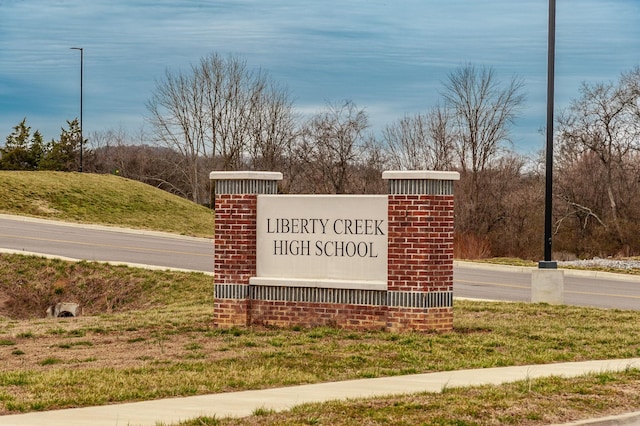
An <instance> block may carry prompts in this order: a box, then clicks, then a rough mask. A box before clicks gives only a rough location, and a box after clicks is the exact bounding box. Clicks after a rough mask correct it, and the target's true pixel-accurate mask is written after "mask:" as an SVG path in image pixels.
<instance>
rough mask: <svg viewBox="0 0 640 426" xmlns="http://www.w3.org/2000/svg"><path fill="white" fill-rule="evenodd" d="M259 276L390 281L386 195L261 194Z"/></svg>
mask: <svg viewBox="0 0 640 426" xmlns="http://www.w3.org/2000/svg"><path fill="white" fill-rule="evenodd" d="M257 207H258V212H257V215H258V216H257V220H258V221H257V241H256V244H257V265H256V268H257V271H256V272H257V276H258V277H261V278H290V279H297V280H305V279H306V280H312V281H314V280H339V281H374V282H386V280H387V225H388V221H387V197H386V196H377V195H260V196H258V206H257Z"/></svg>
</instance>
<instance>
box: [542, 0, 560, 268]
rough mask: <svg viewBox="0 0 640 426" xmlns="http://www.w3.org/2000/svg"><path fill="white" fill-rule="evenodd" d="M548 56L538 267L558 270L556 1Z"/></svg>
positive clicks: (551, 6) (551, 14) (551, 11)
mask: <svg viewBox="0 0 640 426" xmlns="http://www.w3.org/2000/svg"><path fill="white" fill-rule="evenodd" d="M547 55H548V56H547V152H546V177H545V179H546V185H545V201H544V206H545V209H544V261H542V262H539V264H538V267H539V268H545V269H556V268H557V267H558V264H557V263H556V262H553V261H552V260H551V248H552V238H553V237H552V221H553V208H552V207H553V104H554V99H553V98H554V80H555V58H556V0H549V37H548V49H547Z"/></svg>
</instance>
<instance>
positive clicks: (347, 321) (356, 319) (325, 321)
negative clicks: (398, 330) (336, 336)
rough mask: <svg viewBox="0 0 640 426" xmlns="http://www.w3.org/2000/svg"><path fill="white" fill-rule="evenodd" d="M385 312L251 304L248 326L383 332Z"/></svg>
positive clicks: (379, 308) (304, 304) (368, 308)
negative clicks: (328, 327) (328, 328)
mask: <svg viewBox="0 0 640 426" xmlns="http://www.w3.org/2000/svg"><path fill="white" fill-rule="evenodd" d="M386 323H387V309H386V307H382V306H363V305H348V304H333V303H309V302H284V301H267V300H253V301H251V312H250V324H256V325H271V326H277V327H291V326H294V325H297V326H303V327H317V326H331V327H339V328H345V329H354V330H383V329H384V328H385V327H386Z"/></svg>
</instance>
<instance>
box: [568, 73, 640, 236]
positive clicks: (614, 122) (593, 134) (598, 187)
mask: <svg viewBox="0 0 640 426" xmlns="http://www.w3.org/2000/svg"><path fill="white" fill-rule="evenodd" d="M639 87H640V71H639V70H638V69H635V70H634V71H632V72H630V73H626V74H623V75H622V77H621V78H620V80H619V81H618V82H617V83H612V82H610V83H597V84H587V83H583V85H582V88H581V90H580V93H581V97H580V98H579V99H577V100H574V101H573V102H572V103H571V105H570V107H569V108H568V109H567V110H565V111H563V113H562V114H561V115H560V116H559V118H558V133H559V146H560V150H559V157H560V159H559V161H560V165H561V170H560V177H561V178H562V177H564V182H563V184H562V185H563V186H561V189H563V190H564V193H563V197H564V199H565V200H566V202H567V203H568V204H569V205H573V206H581V208H579V209H577V210H575V211H576V214H584V213H585V212H587V211H590V212H591V214H590V216H594V215H599V216H601V217H604V216H603V214H604V206H602V205H600V204H599V202H598V199H599V196H598V194H602V195H603V196H604V197H605V199H606V202H607V204H608V206H607V210H608V214H607V216H608V217H607V220H606V221H605V220H604V219H603V220H602V221H601V222H602V223H608V224H609V225H611V226H612V227H613V229H614V230H615V234H616V237H617V239H618V242H619V243H622V244H625V243H627V241H625V238H624V235H625V230H624V227H623V226H622V222H623V220H624V219H626V218H625V216H626V213H625V210H628V209H627V208H625V206H629V204H630V200H629V199H628V196H629V195H630V193H629V188H630V187H631V186H633V184H634V182H635V181H637V174H636V173H637V167H635V166H636V164H637V163H636V161H637V153H638V152H639V151H640V114H639V108H640V107H639V101H640V90H639ZM592 160H597V163H593V161H592ZM581 163H582V164H588V163H590V164H591V165H590V166H589V170H588V171H587V170H585V172H587V173H588V174H587V175H586V176H583V177H582V179H585V178H586V179H588V181H589V185H588V186H589V188H588V189H589V192H591V191H594V190H595V191H596V193H595V194H592V196H589V197H585V196H586V195H587V194H586V193H584V191H581V192H580V193H576V192H575V190H573V188H574V187H575V185H576V183H575V182H573V181H572V180H573V179H572V177H573V178H577V177H578V176H575V175H574V176H572V175H573V170H574V169H576V167H577V166H578V165H579V164H581ZM596 176H598V178H597V179H594V177H596ZM637 195H640V194H635V197H637ZM636 199H637V198H636Z"/></svg>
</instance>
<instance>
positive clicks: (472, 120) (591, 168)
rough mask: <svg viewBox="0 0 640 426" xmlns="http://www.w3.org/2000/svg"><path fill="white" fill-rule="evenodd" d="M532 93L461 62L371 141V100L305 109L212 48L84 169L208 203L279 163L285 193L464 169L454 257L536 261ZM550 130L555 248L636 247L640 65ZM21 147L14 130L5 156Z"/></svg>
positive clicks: (96, 140) (539, 170)
mask: <svg viewBox="0 0 640 426" xmlns="http://www.w3.org/2000/svg"><path fill="white" fill-rule="evenodd" d="M525 102H526V99H525V95H524V84H523V82H522V80H521V79H519V78H518V77H516V76H514V77H512V78H510V79H508V80H506V81H502V80H500V79H499V78H498V77H497V76H496V74H495V71H494V70H493V69H492V68H490V67H483V66H476V65H473V64H465V65H463V66H460V67H458V68H456V69H454V70H453V71H451V72H450V73H449V75H448V77H447V79H446V81H445V82H444V83H443V85H442V88H441V98H440V100H439V102H438V103H436V104H435V105H433V106H432V107H431V108H429V109H427V110H426V111H425V112H423V113H418V114H414V115H407V116H405V117H402V118H400V119H398V120H397V121H395V122H393V123H390V124H388V125H386V126H385V127H384V128H383V129H382V131H381V132H380V134H379V135H377V136H374V135H373V134H372V132H371V130H370V128H371V123H370V121H369V116H368V114H367V111H366V109H364V108H361V107H358V106H357V105H356V104H355V103H354V102H352V101H349V100H346V101H342V102H336V103H327V104H326V105H325V107H324V108H322V109H321V110H320V111H318V112H316V113H315V114H312V115H311V116H308V117H302V116H300V115H299V114H298V113H297V111H296V110H295V107H294V103H293V101H292V100H291V97H290V95H289V93H288V92H287V90H286V88H285V87H284V86H281V85H279V84H277V83H276V82H275V81H274V80H273V79H272V78H271V77H270V76H269V75H268V73H266V72H264V71H262V70H252V69H249V67H248V66H247V64H246V62H245V61H244V60H242V59H241V58H238V57H235V56H226V57H223V56H220V55H217V54H212V55H209V56H207V57H205V58H203V59H201V61H200V62H198V63H197V64H194V65H192V66H190V68H189V69H187V70H182V71H167V72H166V74H165V75H164V77H163V78H162V79H160V80H158V81H157V82H156V87H155V90H154V92H153V95H152V97H151V98H150V100H149V101H148V103H147V109H148V112H149V117H148V122H149V125H150V130H151V131H150V133H146V134H145V133H141V134H139V135H136V136H131V135H128V134H126V132H124V131H121V130H111V131H107V132H101V133H94V134H93V135H92V136H91V137H90V138H89V140H90V141H91V142H90V144H89V146H88V148H89V149H87V150H85V165H84V169H85V170H87V171H92V172H96V173H116V174H120V175H122V176H124V177H128V178H132V179H136V180H140V181H143V182H146V183H149V184H151V185H154V186H157V187H159V188H162V189H165V190H167V191H170V192H172V193H175V194H177V195H180V196H182V197H185V198H188V199H191V200H192V201H194V202H197V203H201V204H206V203H209V202H210V197H211V194H210V183H209V179H208V173H209V172H210V171H212V170H240V169H244V170H272V171H281V172H282V173H283V175H284V180H283V182H282V184H281V191H282V192H285V193H384V192H385V188H384V183H383V181H382V180H381V178H380V176H381V173H382V171H383V170H389V169H432V170H456V171H459V172H460V175H461V180H460V182H458V183H457V185H456V189H455V197H456V212H455V215H456V245H455V247H456V251H457V253H456V255H457V256H458V257H460V258H475V257H488V256H516V257H522V258H528V259H534V260H537V259H539V258H540V257H541V255H542V250H543V242H542V238H543V237H542V235H543V221H544V217H543V216H544V162H543V156H542V155H540V156H538V157H535V158H530V157H526V156H524V155H522V154H519V153H517V152H514V150H513V149H512V148H511V146H512V145H511V135H510V130H511V126H512V124H513V122H514V120H515V119H516V118H517V117H518V116H519V114H520V111H521V108H522V106H523V105H524V103H525ZM73 123H76V125H77V122H76V121H72V122H69V123H68V124H69V127H70V129H69V132H71V131H72V129H75V127H73V126H72V124H73ZM21 125H23V126H25V127H26V124H25V122H24V121H23V123H21ZM18 127H20V126H18ZM14 130H15V131H14V133H12V135H13V136H10V137H12V138H14V139H15V137H16V132H17V133H18V134H19V133H20V132H18V128H16V129H14ZM36 133H37V132H36ZM63 133H64V132H63ZM64 134H66V135H67V136H66V137H67V139H65V140H73V141H79V137H78V136H77V135H76V133H64ZM74 135H76V136H74ZM33 138H34V139H37V138H36V135H35V134H34V136H33ZM69 138H70V139H69ZM554 138H555V146H556V150H555V158H556V160H555V166H556V171H555V172H554V179H555V182H554V226H555V227H554V250H555V251H556V253H555V257H556V258H565V257H566V258H569V257H573V256H578V257H593V256H609V255H627V256H628V255H637V254H640V237H638V235H640V178H639V176H640V68H638V67H636V68H635V69H633V70H630V71H628V72H624V73H622V74H621V76H620V78H619V79H618V80H617V81H614V82H607V83H584V84H583V86H582V88H581V91H580V94H579V97H578V98H577V99H575V100H573V101H572V102H571V104H570V106H569V107H568V108H566V109H565V110H563V111H561V113H560V114H559V115H558V119H557V122H556V123H555V135H554ZM27 139H28V138H27ZM60 140H61V141H62V140H63V138H62V135H61V138H60ZM541 140H544V137H543V135H541ZM12 141H13V139H12ZM52 142H53V141H52ZM12 143H13V142H12ZM27 145H28V144H27ZM32 145H37V143H35V144H32ZM13 146H15V144H14V145H11V144H10V143H9V138H7V143H6V144H5V148H4V149H3V150H2V151H1V152H2V157H3V159H4V158H5V157H9V158H10V157H11V156H12V155H13V154H12V148H11V147H13ZM49 146H52V145H49ZM78 146H79V144H77V143H76V145H75V147H76V148H77V147H78ZM36 151H37V149H36ZM45 151H46V149H45ZM39 158H42V157H39ZM11 164H14V163H11ZM29 164H31V163H29ZM43 164H45V163H43ZM67 164H69V165H71V163H67ZM0 165H2V168H6V167H5V163H4V160H2V162H0Z"/></svg>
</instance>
